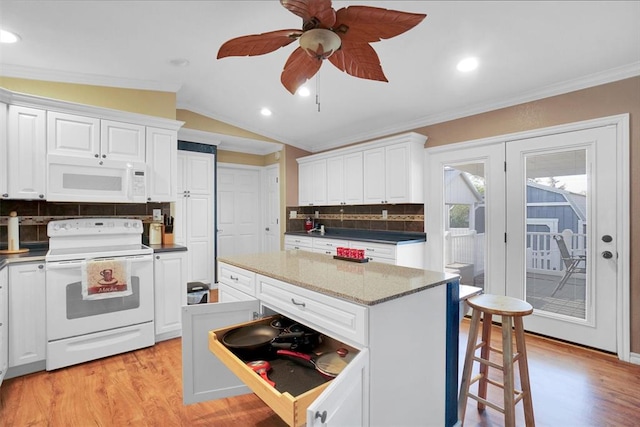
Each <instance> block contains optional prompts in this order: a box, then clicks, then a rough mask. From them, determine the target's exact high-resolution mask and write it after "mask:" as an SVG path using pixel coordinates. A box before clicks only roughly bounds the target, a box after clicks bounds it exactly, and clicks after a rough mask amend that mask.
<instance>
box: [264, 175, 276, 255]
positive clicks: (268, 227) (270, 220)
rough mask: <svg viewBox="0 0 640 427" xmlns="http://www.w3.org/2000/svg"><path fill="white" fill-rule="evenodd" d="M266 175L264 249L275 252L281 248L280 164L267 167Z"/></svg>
mask: <svg viewBox="0 0 640 427" xmlns="http://www.w3.org/2000/svg"><path fill="white" fill-rule="evenodd" d="M263 173H264V174H265V175H266V177H265V179H263V180H262V182H263V183H264V186H265V187H266V188H265V190H264V191H263V194H265V195H266V197H265V203H264V205H265V213H264V216H263V219H264V223H265V226H264V236H265V238H264V250H265V252H273V251H279V250H280V177H279V174H280V166H279V165H273V166H269V167H267V168H265V170H264V171H263Z"/></svg>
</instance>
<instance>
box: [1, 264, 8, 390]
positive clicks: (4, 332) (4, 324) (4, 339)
mask: <svg viewBox="0 0 640 427" xmlns="http://www.w3.org/2000/svg"><path fill="white" fill-rule="evenodd" d="M8 285H9V269H8V268H3V269H2V270H0V385H1V384H2V380H3V379H4V376H5V375H6V374H7V368H8V367H9V301H8V294H9V292H8V290H9V286H8Z"/></svg>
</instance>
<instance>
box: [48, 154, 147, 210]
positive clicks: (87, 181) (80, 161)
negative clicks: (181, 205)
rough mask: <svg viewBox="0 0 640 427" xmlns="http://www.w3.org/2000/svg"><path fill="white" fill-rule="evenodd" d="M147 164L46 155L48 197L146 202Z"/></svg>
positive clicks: (91, 200)
mask: <svg viewBox="0 0 640 427" xmlns="http://www.w3.org/2000/svg"><path fill="white" fill-rule="evenodd" d="M146 180H147V176H146V165H145V164H144V163H140V162H127V161H121V160H108V159H100V160H98V159H93V158H82V157H75V156H73V157H72V156H64V155H59V154H48V155H47V200H48V201H53V202H100V203H146V202H147V181H146Z"/></svg>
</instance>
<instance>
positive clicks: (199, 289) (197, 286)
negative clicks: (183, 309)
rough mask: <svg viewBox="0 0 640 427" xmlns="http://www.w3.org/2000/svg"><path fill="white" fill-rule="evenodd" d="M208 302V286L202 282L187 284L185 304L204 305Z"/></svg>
mask: <svg viewBox="0 0 640 427" xmlns="http://www.w3.org/2000/svg"><path fill="white" fill-rule="evenodd" d="M208 302H209V285H207V284H206V283H202V282H189V283H187V304H189V305H193V304H206V303H208Z"/></svg>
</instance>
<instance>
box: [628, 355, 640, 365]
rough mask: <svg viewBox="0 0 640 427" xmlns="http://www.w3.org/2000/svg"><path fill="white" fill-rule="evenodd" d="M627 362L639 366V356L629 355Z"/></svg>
mask: <svg viewBox="0 0 640 427" xmlns="http://www.w3.org/2000/svg"><path fill="white" fill-rule="evenodd" d="M629 362H630V363H633V364H634V365H640V354H638V353H631V354H630V356H629Z"/></svg>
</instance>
